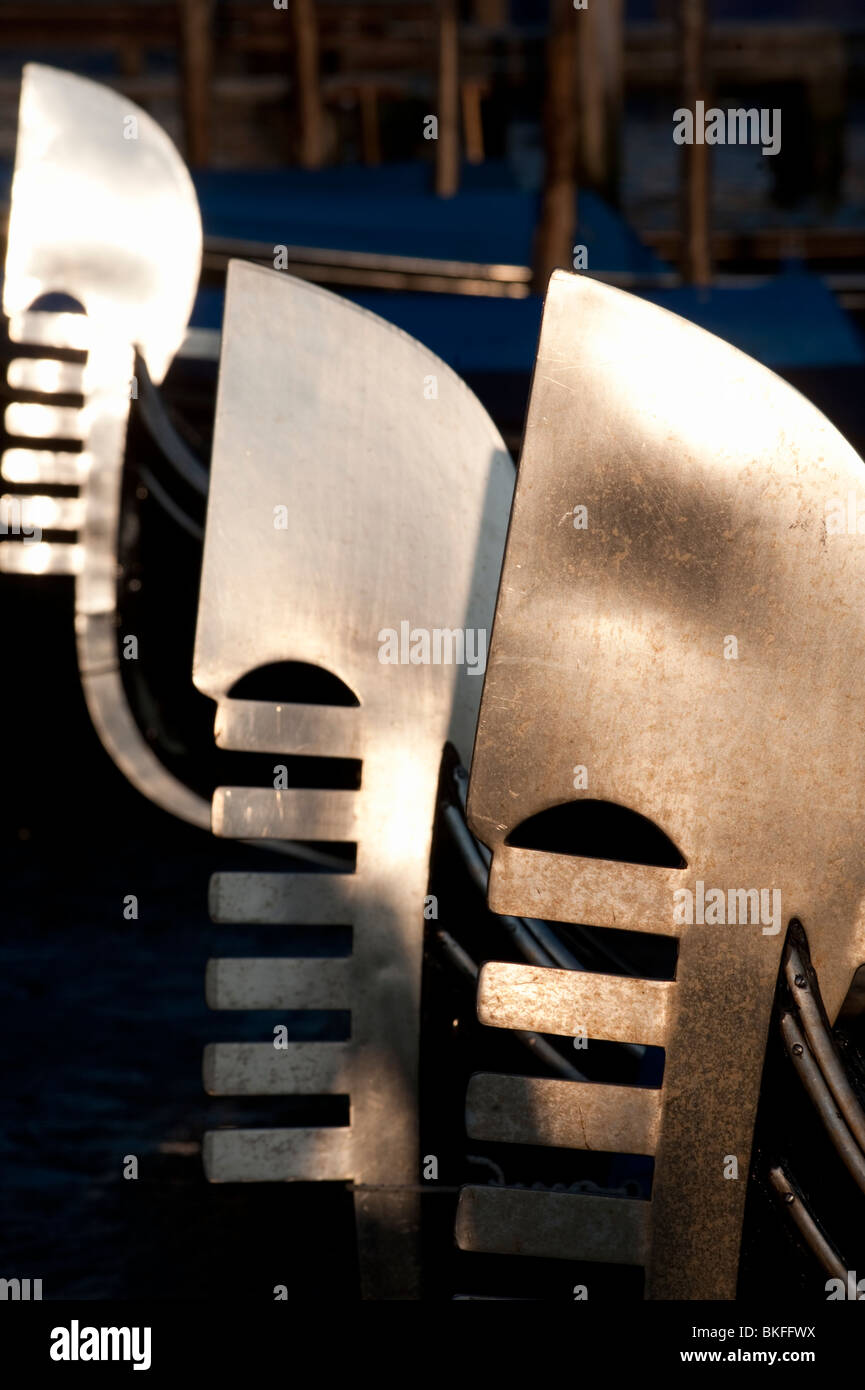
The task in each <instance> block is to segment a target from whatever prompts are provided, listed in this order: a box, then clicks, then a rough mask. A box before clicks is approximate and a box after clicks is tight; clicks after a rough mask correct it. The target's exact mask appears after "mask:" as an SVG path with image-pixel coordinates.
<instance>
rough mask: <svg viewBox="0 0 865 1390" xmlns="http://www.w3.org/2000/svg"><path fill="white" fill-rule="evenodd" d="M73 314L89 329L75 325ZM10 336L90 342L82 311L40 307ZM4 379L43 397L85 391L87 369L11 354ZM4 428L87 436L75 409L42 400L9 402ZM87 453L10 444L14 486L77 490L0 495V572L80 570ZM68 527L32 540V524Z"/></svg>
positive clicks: (17, 321) (16, 323)
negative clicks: (71, 491) (79, 536)
mask: <svg viewBox="0 0 865 1390" xmlns="http://www.w3.org/2000/svg"><path fill="white" fill-rule="evenodd" d="M75 320H79V321H82V320H83V323H84V325H85V326H84V328H83V330H82V328H81V327H78V328H73V327H72V324H73V322H74V321H75ZM9 336H10V339H11V340H12V341H13V342H14V343H16V344H19V345H22V344H27V343H29V344H32V345H34V346H39V347H46V348H63V347H66V346H70V345H72V344H73V343H74V345H75V346H76V347H78V346H81V345H83V344H84V343H85V342H86V340H87V328H86V319H83V316H82V315H75V314H57V313H50V312H47V311H46V312H38V313H28V314H17V315H16V316H15V317H14V319H13V320H11V321H10V326H9ZM6 380H7V383H8V385H9V388H10V390H12V391H22V392H23V391H29V392H39V393H40V394H41V395H44V396H46V397H50V396H52V395H64V394H65V395H68V394H72V395H83V394H84V381H85V368H84V365H83V364H82V363H79V362H61V361H58V360H56V359H54V358H50V357H39V358H32V357H14V358H13V359H12V360H11V361H10V363H9V366H8V369H7V373H6ZM4 427H5V430H6V433H7V435H9V436H11V437H12V438H17V439H32V440H34V441H38V442H40V443H47V442H49V441H51V440H53V439H56V440H57V441H61V440H63V441H65V440H79V439H83V438H84V437H85V435H86V424H85V422H84V419H83V418H82V413H81V411H80V410H79V409H78V408H76V407H70V406H58V405H53V404H52V403H51V402H50V400H47V401H44V402H29V401H12V402H11V403H10V404H9V405H7V407H6V411H5V415H4ZM89 467H90V460H89V457H88V456H87V455H85V454H83V453H82V452H74V451H73V450H71V449H62V448H59V447H57V448H43V449H39V448H27V447H22V446H20V445H18V446H12V447H9V448H7V449H5V450H4V451H3V454H2V456H0V476H2V478H3V480H4V482H7V483H9V484H10V485H11V486H12V487H13V488H14V487H16V485H17V486H18V487H25V486H28V485H29V486H32V485H33V484H41V485H43V486H47V487H56V486H68V485H70V484H71V485H73V486H75V487H76V488H78V489H79V492H78V493H77V495H75V496H68V495H67V496H59V497H58V496H52V495H50V494H34V493H32V492H24V491H20V492H18V491H15V492H11V493H5V494H4V495H3V496H2V497H0V535H2V537H3V544H2V545H0V573H5V574H33V575H37V574H38V575H43V574H65V575H70V574H71V575H75V574H80V573H81V570H82V567H83V563H84V552H83V547H82V546H81V545H79V544H78V543H77V541H76V536H77V534H78V533H79V532H80V531H81V529H82V527H83V525H84V514H85V504H84V499H83V497H82V495H81V492H80V489H81V487H82V486H83V485H84V483H85V482H86V479H87V475H88V472H89ZM36 529H38V530H39V531H40V533H41V532H42V531H58V532H64V531H66V532H68V533H69V539H68V540H67V539H65V538H62V537H61V538H57V539H54V540H51V541H42V540H39V541H35V540H34V539H33V536H34V532H35V530H36Z"/></svg>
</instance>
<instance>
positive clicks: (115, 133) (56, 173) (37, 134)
mask: <svg viewBox="0 0 865 1390" xmlns="http://www.w3.org/2000/svg"><path fill="white" fill-rule="evenodd" d="M133 125H134V130H133V129H132V126H133ZM52 205H53V206H56V207H60V208H62V209H63V227H62V229H61V231H60V232H59V233H58V231H57V230H56V228H55V226H54V224H53V222H52V220H51V218H46V216H45V208H46V207H47V206H52ZM200 265H201V220H200V217H199V214H198V204H197V200H196V197H195V190H194V188H193V185H192V181H191V179H190V177H189V174H188V172H187V170H186V168H185V167H184V164H183V161H182V160H181V158H180V156H179V154H178V152H177V150H176V149H175V148H174V146H173V145H172V143H171V141H170V140H169V139H168V136H167V135H166V134H165V132H164V131H163V130H161V129H160V127H159V126H158V125H157V124H156V122H155V121H153V119H152V118H151V117H150V116H149V115H148V114H147V113H146V112H145V111H142V110H141V109H140V108H138V107H136V106H135V105H134V104H133V103H132V102H130V101H128V100H127V99H126V98H125V97H123V96H120V95H118V94H117V93H115V92H113V91H111V90H110V89H108V88H106V87H103V86H101V85H100V84H98V83H95V82H90V81H88V80H87V79H86V78H81V77H77V76H75V75H74V74H72V73H69V72H64V71H61V70H58V69H54V68H49V67H45V66H43V65H41V64H35V63H30V64H27V66H26V67H25V69H24V74H23V79H22V84H21V101H20V107H19V119H18V139H17V144H16V151H15V173H14V177H13V184H12V199H11V205H10V217H9V235H8V239H7V249H6V265H5V274H4V279H3V309H4V312H5V313H6V314H7V315H8V317H9V336H10V339H11V340H12V342H13V343H16V344H21V345H23V344H28V345H30V346H35V347H38V348H44V349H45V356H44V358H43V357H40V358H32V359H31V358H25V357H18V358H15V359H14V360H13V361H12V363H11V364H10V369H9V384H10V387H11V388H12V389H13V390H15V391H34V392H35V391H38V392H40V393H44V394H45V395H48V396H50V395H57V394H58V393H61V392H64V393H65V392H74V393H75V394H78V395H81V396H82V397H83V398H84V404H83V406H82V407H81V408H80V409H76V408H73V407H69V406H59V405H51V404H42V403H29V402H21V401H16V402H13V403H12V404H11V405H10V406H9V407H8V409H7V411H6V428H7V430H8V431H9V433H10V434H11V435H12V436H13V438H14V437H17V438H18V439H19V440H24V439H26V440H32V441H34V447H33V448H32V449H28V448H25V447H22V446H21V445H20V444H17V445H14V446H12V447H10V448H9V449H7V450H6V452H5V453H4V455H3V457H2V459H0V474H2V476H3V479H4V481H5V482H7V483H8V484H9V485H10V487H12V488H16V487H20V488H24V487H28V486H32V485H33V484H37V485H42V486H45V487H57V486H68V485H69V484H72V485H73V486H75V487H76V488H78V489H79V493H78V496H76V497H73V498H68V497H67V498H62V499H61V498H52V497H50V495H47V494H46V495H45V496H41V497H37V498H34V499H32V500H31V499H28V500H27V501H26V502H25V499H24V496H23V495H22V496H20V497H19V495H18V494H17V492H16V493H15V494H10V495H12V496H14V499H15V501H17V502H19V503H20V505H21V507H22V508H24V509H25V510H26V511H27V512H28V513H29V519H30V520H34V518H38V517H39V516H40V514H41V516H42V517H43V518H44V521H41V522H40V521H39V520H35V524H37V525H39V524H41V525H43V527H44V529H48V527H49V526H50V529H51V530H52V531H55V530H56V531H58V532H61V533H63V532H66V533H67V534H68V535H69V537H70V541H69V542H67V541H65V540H64V539H58V540H51V541H47V542H46V541H41V542H39V543H38V544H30V543H29V541H28V543H25V544H18V543H11V542H10V540H6V541H4V543H3V544H2V545H0V571H6V572H10V573H16V574H40V575H41V574H72V575H74V576H75V632H76V645H77V653H78V666H79V672H80V675H81V684H82V688H83V691H84V696H85V700H86V702H87V707H88V712H89V714H90V718H91V720H92V722H93V725H94V728H95V729H96V732H97V734H98V736H99V738H100V740H101V742H102V744H103V746H104V748H105V749H106V751H107V752H108V754H109V755H110V757H111V758H112V759H113V760H114V762H115V763H116V764H117V766H118V767H119V768H120V770H121V772H123V773H124V775H125V776H126V777H127V778H128V780H129V781H130V782H131V783H132V785H133V786H134V787H136V788H137V790H138V791H140V792H141V793H142V794H143V795H144V796H146V797H148V799H149V800H151V801H153V802H154V803H155V804H156V805H157V806H160V807H162V808H163V809H164V810H166V811H168V812H169V813H170V814H172V815H176V816H179V817H180V818H181V819H183V820H187V821H189V822H190V823H191V824H193V825H197V826H199V827H200V828H201V829H208V828H209V825H210V806H209V804H208V802H207V801H205V799H204V798H203V797H200V796H198V795H197V794H196V793H195V792H193V791H192V790H190V788H188V787H186V786H185V785H184V784H183V783H182V782H180V781H179V780H178V779H176V778H175V777H173V776H172V775H171V774H170V773H169V772H168V770H167V769H166V768H165V767H164V766H163V765H162V763H161V762H160V761H159V759H158V758H157V757H156V756H155V754H154V753H153V751H152V749H151V748H150V747H149V746H148V744H147V742H146V741H145V739H144V738H143V737H142V735H141V732H140V730H139V728H138V725H137V723H136V721H135V718H134V716H133V714H132V710H131V709H130V707H129V704H128V702H127V699H126V695H125V692H124V689H123V682H122V679H121V675H120V659H119V653H118V650H117V631H116V625H117V621H118V610H117V563H118V561H117V553H118V531H119V524H120V495H121V477H122V471H123V460H124V454H125V445H126V426H127V420H128V415H129V400H130V383H131V381H132V378H133V372H134V361H135V356H134V349H135V348H137V349H138V351H139V352H140V354H141V357H142V359H143V360H144V361H145V362H146V364H147V367H148V370H149V374H150V377H151V379H152V380H153V381H154V382H156V383H159V382H161V381H162V380H163V378H164V376H165V373H166V372H167V370H168V367H169V365H170V363H171V361H172V358H173V356H174V354H175V352H176V351H177V349H178V347H179V346H180V344H181V342H182V341H183V338H184V334H185V330H186V324H187V322H188V319H189V313H190V311H191V308H192V303H193V299H194V296H195V291H196V288H197V284H198V276H199V270H200ZM56 293H62V294H64V295H67V296H69V297H70V298H71V299H73V300H75V301H76V302H77V303H79V304H80V305H81V306H82V308H83V310H84V312H83V313H77V314H76V313H68V312H62V313H52V312H50V311H41V310H39V309H34V308H33V307H32V306H33V305H34V304H36V303H37V302H38V301H39V299H40V298H41V297H43V296H45V295H48V294H56ZM60 349H63V350H68V349H72V350H75V351H79V352H82V351H83V352H85V353H86V354H87V356H86V362H85V363H84V364H83V365H81V364H76V363H68V362H59V361H54V360H51V352H52V351H57V350H60ZM70 440H80V441H81V443H82V446H83V447H82V451H81V452H80V453H76V452H73V451H71V450H67V449H64V448H63V444H64V443H67V442H68V441H70ZM51 441H56V443H55V447H50V442H51ZM38 444H42V445H43V446H44V447H42V448H39V447H36V446H37V445H38ZM8 509H9V510H11V509H12V503H11V502H10V503H9V504H8ZM74 537H77V539H73V538H74ZM17 539H18V538H16V541H17ZM21 539H26V538H24V537H23V536H22V537H21Z"/></svg>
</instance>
